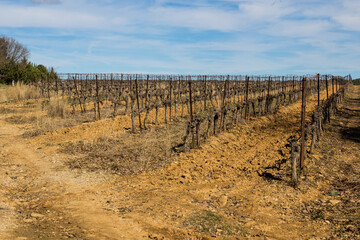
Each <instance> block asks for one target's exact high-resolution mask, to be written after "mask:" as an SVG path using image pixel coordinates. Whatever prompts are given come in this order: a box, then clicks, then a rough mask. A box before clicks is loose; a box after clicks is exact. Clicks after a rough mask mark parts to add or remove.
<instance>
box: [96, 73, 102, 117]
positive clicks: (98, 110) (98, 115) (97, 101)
mask: <svg viewBox="0 0 360 240" xmlns="http://www.w3.org/2000/svg"><path fill="white" fill-rule="evenodd" d="M95 91H96V97H95V98H96V99H95V102H96V105H95V107H97V118H98V119H97V120H100V118H101V116H100V104H99V102H100V101H99V83H98V75H97V74H96V77H95Z"/></svg>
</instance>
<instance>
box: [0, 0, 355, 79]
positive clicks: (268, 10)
mask: <svg viewBox="0 0 360 240" xmlns="http://www.w3.org/2000/svg"><path fill="white" fill-rule="evenodd" d="M359 13H360V1H359V0H222V1H220V0H188V1H180V0H0V35H6V36H9V37H13V38H15V39H17V40H18V41H20V42H21V43H23V44H24V45H25V46H26V47H27V48H29V50H30V51H31V59H30V60H31V61H33V62H35V63H38V64H39V63H42V64H44V65H46V66H54V67H55V68H56V70H57V71H58V72H130V73H135V72H136V73H181V74H185V73H194V74H215V73H216V74H222V73H223V74H290V73H295V74H311V73H318V72H319V73H331V74H336V75H338V74H339V75H346V74H349V73H351V74H352V75H353V77H360V44H359V43H360V14H359Z"/></svg>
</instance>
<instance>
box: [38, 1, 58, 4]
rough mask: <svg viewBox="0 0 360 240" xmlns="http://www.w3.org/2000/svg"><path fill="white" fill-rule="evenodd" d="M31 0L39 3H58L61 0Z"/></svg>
mask: <svg viewBox="0 0 360 240" xmlns="http://www.w3.org/2000/svg"><path fill="white" fill-rule="evenodd" d="M31 2H33V3H37V4H58V3H60V0H31Z"/></svg>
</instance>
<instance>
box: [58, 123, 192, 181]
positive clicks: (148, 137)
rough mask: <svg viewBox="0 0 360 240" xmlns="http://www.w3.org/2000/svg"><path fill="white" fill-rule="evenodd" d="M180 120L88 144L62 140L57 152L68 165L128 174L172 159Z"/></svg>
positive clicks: (179, 128)
mask: <svg viewBox="0 0 360 240" xmlns="http://www.w3.org/2000/svg"><path fill="white" fill-rule="evenodd" d="M184 128H185V126H184V123H181V122H178V123H174V124H169V125H167V126H166V127H164V128H153V129H150V130H147V131H143V132H141V133H139V134H131V133H129V132H127V133H124V134H121V135H118V136H109V137H106V138H99V139H97V140H95V141H93V142H90V143H84V142H82V141H80V142H77V143H71V142H69V143H66V144H64V145H63V146H62V150H61V152H63V153H67V154H69V160H68V162H67V164H68V165H69V166H70V168H77V169H86V170H90V171H97V170H105V171H109V172H111V173H114V174H120V175H129V174H139V173H142V172H146V171H151V170H155V169H158V168H162V167H164V166H166V165H167V164H169V163H170V162H171V161H172V158H173V154H174V152H173V150H172V149H173V147H174V146H176V145H178V144H179V142H180V141H181V138H182V137H183V134H184V133H183V131H181V130H182V129H184Z"/></svg>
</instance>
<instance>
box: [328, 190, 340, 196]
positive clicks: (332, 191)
mask: <svg viewBox="0 0 360 240" xmlns="http://www.w3.org/2000/svg"><path fill="white" fill-rule="evenodd" d="M329 195H330V196H336V195H339V193H338V191H336V190H331V191H330V192H329Z"/></svg>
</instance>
